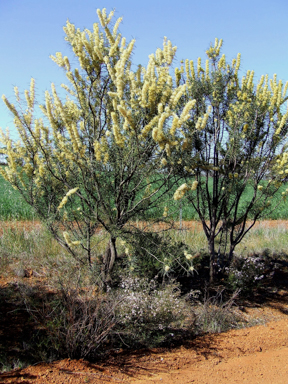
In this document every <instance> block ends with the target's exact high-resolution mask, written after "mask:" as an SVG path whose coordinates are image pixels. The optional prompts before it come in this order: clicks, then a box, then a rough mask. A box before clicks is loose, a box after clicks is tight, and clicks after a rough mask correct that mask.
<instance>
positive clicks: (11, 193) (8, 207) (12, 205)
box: [0, 176, 36, 220]
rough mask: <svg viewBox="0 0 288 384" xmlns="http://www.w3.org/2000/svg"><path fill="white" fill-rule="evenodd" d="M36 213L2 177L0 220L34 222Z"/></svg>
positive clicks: (0, 181) (0, 179)
mask: <svg viewBox="0 0 288 384" xmlns="http://www.w3.org/2000/svg"><path fill="white" fill-rule="evenodd" d="M35 218H36V216H35V213H34V211H33V209H32V207H31V206H30V205H29V204H27V203H26V201H25V200H24V199H23V197H22V196H21V194H20V192H19V191H16V190H15V189H13V188H12V186H11V185H10V184H9V183H8V182H7V181H6V180H4V179H3V177H2V176H0V220H33V219H35Z"/></svg>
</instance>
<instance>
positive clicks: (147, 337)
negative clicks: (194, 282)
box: [116, 277, 191, 346]
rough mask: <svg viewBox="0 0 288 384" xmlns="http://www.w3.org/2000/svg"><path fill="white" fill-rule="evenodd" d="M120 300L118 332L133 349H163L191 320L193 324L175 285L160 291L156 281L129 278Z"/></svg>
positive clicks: (122, 285)
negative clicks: (164, 343)
mask: <svg viewBox="0 0 288 384" xmlns="http://www.w3.org/2000/svg"><path fill="white" fill-rule="evenodd" d="M118 297H119V300H118V302H119V303H120V304H119V306H118V307H117V310H116V313H117V321H118V324H117V331H118V334H119V336H120V337H121V339H122V340H123V342H124V343H125V344H129V346H132V345H133V346H135V345H136V346H139V345H140V346H155V345H159V344H160V343H163V342H164V341H167V340H169V339H170V340H171V338H172V337H174V332H175V331H176V332H177V329H178V330H179V329H180V328H182V329H183V327H184V326H185V321H187V319H188V323H186V324H188V325H189V324H191V323H190V321H191V312H190V311H189V310H188V308H187V303H186V302H185V300H184V299H183V298H181V297H180V290H179V286H178V285H177V284H175V283H169V284H165V285H162V286H160V287H157V283H156V280H155V279H151V280H150V279H145V278H136V277H126V278H124V279H123V280H122V282H121V284H120V289H119V292H118ZM189 318H190V320H189ZM184 328H185V327H184Z"/></svg>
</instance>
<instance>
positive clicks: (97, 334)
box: [21, 285, 117, 358]
mask: <svg viewBox="0 0 288 384" xmlns="http://www.w3.org/2000/svg"><path fill="white" fill-rule="evenodd" d="M31 289H32V291H31ZM21 290H22V296H23V298H24V300H25V304H26V308H27V310H28V312H29V314H30V315H31V316H32V318H33V319H34V321H35V322H36V324H37V325H38V327H39V328H40V329H41V330H42V332H41V333H42V336H40V337H39V342H40V343H41V344H42V349H43V352H44V350H45V349H46V350H47V351H46V352H48V351H49V353H50V354H51V353H52V352H53V353H54V354H55V356H61V357H70V358H85V357H90V358H91V357H95V356H96V353H97V352H98V350H99V349H101V348H103V345H104V344H105V341H106V339H107V337H108V336H109V335H110V333H111V330H112V329H113V328H114V327H115V324H116V318H115V307H116V304H117V303H116V302H114V301H113V302H112V301H111V298H107V297H104V296H102V295H101V294H99V293H97V292H92V291H89V289H87V290H84V291H83V290H81V289H80V288H79V287H77V286H76V287H73V288H72V287H71V286H69V285H68V286H64V285H62V287H61V289H60V291H59V292H56V293H55V294H54V295H51V294H49V293H46V292H45V291H44V292H43V293H42V294H41V295H40V296H39V294H38V295H37V292H36V291H35V292H34V290H33V288H30V292H28V291H27V287H24V286H23V287H22V288H21ZM44 332H45V334H44Z"/></svg>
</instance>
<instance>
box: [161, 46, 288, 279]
mask: <svg viewBox="0 0 288 384" xmlns="http://www.w3.org/2000/svg"><path fill="white" fill-rule="evenodd" d="M221 44H222V41H220V42H219V41H218V39H216V41H215V45H214V46H211V47H210V49H209V50H208V51H207V52H206V53H207V56H208V59H207V61H206V65H205V69H203V68H202V65H201V59H198V62H197V70H196V71H195V70H194V64H193V62H192V61H191V62H190V63H189V61H188V60H186V62H185V68H184V66H182V67H181V68H180V69H179V70H178V73H179V83H181V82H182V83H184V84H186V86H187V88H186V89H187V91H186V93H185V97H184V96H183V101H184V102H185V101H187V100H190V99H191V98H192V97H193V98H194V99H195V100H196V106H197V108H195V109H194V110H193V113H191V117H190V118H189V119H188V120H187V121H186V122H185V123H184V124H183V127H182V131H181V133H177V134H175V139H177V137H178V136H177V135H179V134H182V135H184V136H185V145H183V146H182V152H181V167H180V169H179V172H182V174H184V175H185V177H186V183H185V184H182V185H181V186H180V187H179V188H178V189H177V191H176V192H175V194H174V199H175V200H180V199H182V198H183V197H184V195H185V194H186V196H187V199H188V201H189V203H190V204H191V205H192V206H193V208H194V209H195V211H196V212H197V214H198V215H199V218H200V220H201V222H202V225H203V229H204V232H205V235H206V237H207V240H208V248H209V253H210V280H211V282H213V280H214V277H215V274H216V268H218V267H219V266H220V267H223V265H229V264H230V263H231V261H232V258H233V251H234V249H235V247H236V245H237V244H239V243H240V242H241V241H242V239H243V237H244V236H245V235H246V234H247V232H248V231H249V230H250V229H251V228H252V226H253V225H254V224H255V222H256V220H259V219H260V218H262V217H263V216H264V212H265V211H266V212H271V207H273V208H275V204H273V205H272V204H271V202H272V201H273V198H274V199H275V196H276V193H277V191H278V190H279V188H280V187H281V186H282V185H283V183H285V182H286V181H287V174H288V152H287V128H288V124H287V118H288V112H284V111H283V105H284V102H285V101H287V96H286V93H287V88H288V82H287V83H286V85H285V86H284V87H283V83H282V81H281V80H279V81H277V78H276V75H275V76H274V77H273V79H272V80H270V81H269V79H268V76H262V77H261V79H260V81H259V82H258V84H257V85H255V84H254V80H253V79H254V71H247V73H246V75H244V76H243V78H242V80H240V79H239V75H238V72H239V68H240V54H238V56H237V59H233V61H232V64H228V63H227V62H226V58H225V55H222V56H220V48H221ZM177 156H178V153H177V152H176V151H175V153H174V155H172V156H171V160H169V161H170V162H171V161H172V162H173V163H175V162H176V160H177V158H178V157H177ZM167 161H168V158H167ZM178 162H180V160H179V161H178ZM192 177H193V179H194V181H193V182H192V181H191V178H192ZM247 192H248V193H247ZM286 194H287V190H285V191H283V192H282V198H281V199H280V201H283V199H284V200H285V197H286ZM280 201H278V202H277V203H280ZM277 203H276V205H277ZM266 214H267V213H266ZM249 219H250V220H251V221H250V222H249V221H248V220H249Z"/></svg>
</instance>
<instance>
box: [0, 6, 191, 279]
mask: <svg viewBox="0 0 288 384" xmlns="http://www.w3.org/2000/svg"><path fill="white" fill-rule="evenodd" d="M97 13H98V17H99V21H100V25H99V24H98V23H95V24H94V26H93V31H89V30H84V31H80V30H79V29H76V28H75V26H74V25H73V24H71V23H69V22H67V25H66V27H64V31H65V33H66V40H67V42H68V44H69V45H70V46H71V48H72V50H73V52H74V56H75V58H76V59H77V60H78V62H79V69H78V68H75V69H72V68H71V64H70V62H69V59H68V57H66V56H65V57H62V55H61V53H59V52H57V53H56V55H55V56H52V59H53V60H54V61H55V62H56V63H57V64H58V65H59V66H60V67H61V68H63V69H64V71H65V73H66V76H67V79H68V80H69V83H70V86H69V87H68V86H67V85H63V88H64V89H65V90H66V91H67V97H66V100H65V101H61V100H60V97H59V95H58V93H57V91H56V88H55V86H54V84H52V94H50V93H49V92H48V91H47V92H46V93H45V105H41V110H42V113H43V115H44V120H43V119H41V118H34V115H35V108H34V107H35V82H34V80H33V79H32V80H31V86H30V91H28V90H26V91H25V98H26V102H27V108H26V110H25V111H24V110H23V107H22V101H21V99H20V95H19V91H18V89H17V87H16V88H15V96H16V99H17V103H18V107H17V108H16V107H15V106H14V105H13V104H12V103H10V102H9V101H8V100H7V99H6V97H5V96H3V100H4V102H5V104H6V105H7V107H8V108H9V110H10V111H11V112H12V114H13V116H14V124H15V126H16V127H17V129H18V132H19V136H20V142H19V143H12V140H11V139H10V138H9V134H8V133H7V134H5V133H3V132H2V141H3V143H4V145H5V148H6V150H5V153H6V156H7V163H8V166H7V167H5V169H2V170H1V173H2V175H3V176H4V178H5V179H6V180H8V181H9V182H10V183H11V184H12V185H13V187H14V188H16V189H18V190H19V191H20V193H21V194H22V195H23V197H24V198H25V200H26V201H27V202H28V204H30V205H31V206H33V207H34V208H35V211H36V212H37V215H38V216H39V217H40V219H41V220H43V221H45V222H46V224H47V226H48V228H49V230H50V231H51V233H52V234H53V235H54V237H55V238H56V239H57V241H59V243H60V244H61V245H62V246H63V247H65V248H66V249H67V250H68V251H69V252H70V253H71V254H72V255H73V256H74V257H75V258H77V259H78V260H79V261H80V262H83V263H85V262H86V261H88V262H89V263H90V264H91V260H92V257H93V252H94V249H93V247H92V245H91V239H92V237H93V236H94V235H95V230H96V229H97V228H99V227H101V228H102V229H104V230H105V231H107V233H109V235H110V242H109V244H108V247H107V250H106V253H105V255H104V256H103V268H102V278H103V281H104V282H108V281H109V280H110V272H111V270H112V268H113V265H114V261H115V259H116V258H117V249H116V239H117V238H118V237H119V236H120V235H121V233H123V232H125V233H128V232H130V233H133V226H132V227H131V226H130V225H129V223H131V221H132V220H133V219H135V218H142V219H145V218H146V216H147V210H148V209H153V208H154V209H155V208H156V207H157V208H158V209H159V207H161V204H162V201H163V198H164V196H165V194H166V193H167V192H168V191H169V190H170V189H171V188H172V187H173V185H175V183H177V181H178V179H179V176H177V175H174V174H173V172H172V170H170V171H168V172H163V171H162V160H163V156H164V153H166V152H167V153H168V152H169V151H170V147H171V146H173V145H174V146H175V145H176V142H175V140H174V138H173V135H171V133H170V131H169V126H170V125H171V124H172V125H173V127H174V126H175V122H174V120H175V119H176V117H177V116H176V115H175V111H176V108H177V111H178V113H179V116H178V117H177V119H176V120H177V126H179V127H180V126H181V125H182V124H183V123H184V122H185V121H186V120H187V119H188V118H189V116H190V115H189V111H190V109H191V108H193V106H194V104H195V103H194V101H193V102H191V101H188V102H187V103H184V105H183V103H181V105H183V107H181V105H180V103H179V100H180V98H181V97H182V95H183V93H184V91H185V86H178V85H176V84H175V82H173V78H172V76H171V75H170V67H171V65H172V61H173V58H174V55H175V52H176V47H173V46H172V44H171V42H170V41H167V39H164V43H163V49H162V50H161V49H160V48H159V49H157V51H156V53H155V55H150V56H149V63H148V65H147V68H144V67H142V66H139V67H138V69H137V70H136V71H133V70H132V62H131V56H132V52H133V46H134V43H135V41H134V40H132V41H131V42H129V43H126V39H125V38H124V37H122V36H121V34H120V33H118V26H119V24H120V22H121V18H120V19H118V20H117V21H116V22H115V24H114V26H113V28H112V27H110V26H109V24H111V22H112V18H113V14H114V12H111V13H110V14H109V15H108V16H107V14H106V10H105V9H103V10H102V11H100V10H98V11H97ZM174 115H175V116H176V117H175V118H174V120H173V123H172V122H171V117H173V116H174ZM173 129H174V128H173ZM180 141H181V140H180ZM177 145H178V143H177ZM163 209H164V206H163ZM162 212H163V211H162ZM63 228H64V229H65V231H64V232H63ZM79 250H80V254H79ZM81 250H84V251H85V252H86V260H85V259H84V260H83V258H82V257H81Z"/></svg>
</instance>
